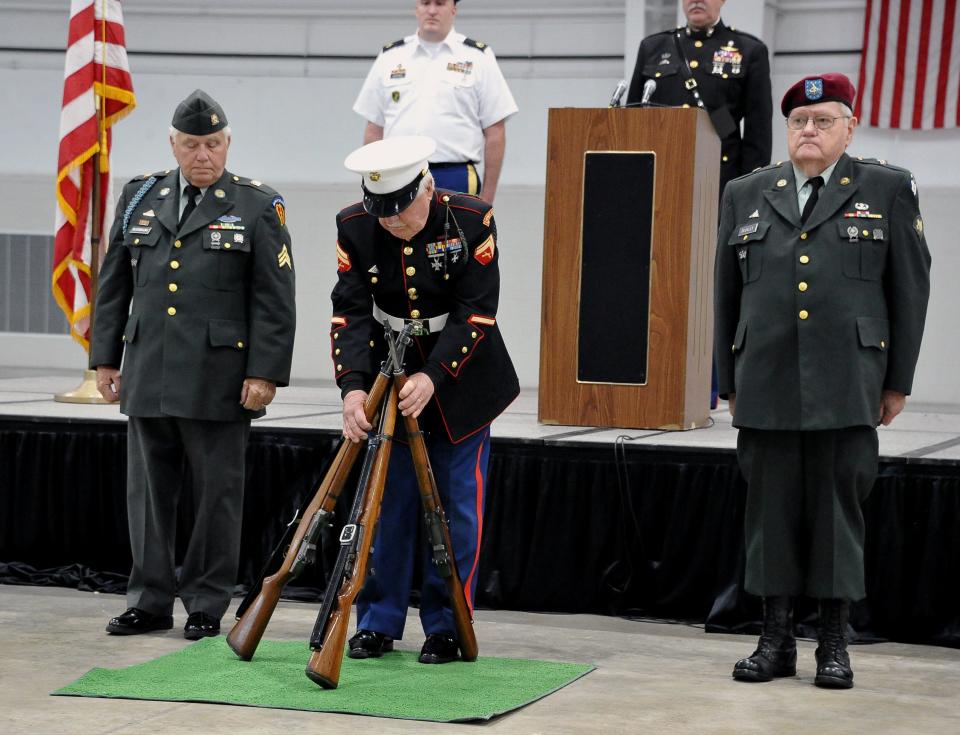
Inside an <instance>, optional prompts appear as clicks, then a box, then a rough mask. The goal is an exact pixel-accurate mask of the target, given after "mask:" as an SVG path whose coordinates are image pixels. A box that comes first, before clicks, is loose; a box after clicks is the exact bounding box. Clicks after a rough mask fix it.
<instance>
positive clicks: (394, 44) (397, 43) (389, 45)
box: [381, 38, 407, 51]
mask: <svg viewBox="0 0 960 735" xmlns="http://www.w3.org/2000/svg"><path fill="white" fill-rule="evenodd" d="M406 42H407V39H405V38H401V39H400V40H399V41H391V42H390V43H387V44H384V46H383V48H382V49H381V51H389V50H390V49H392V48H397V47H398V46H403V44H405V43H406Z"/></svg>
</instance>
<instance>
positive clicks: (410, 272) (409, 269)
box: [404, 265, 417, 276]
mask: <svg viewBox="0 0 960 735" xmlns="http://www.w3.org/2000/svg"><path fill="white" fill-rule="evenodd" d="M404 272H405V273H406V274H407V275H408V276H415V275H417V269H416V268H414V267H413V266H412V265H408V266H407V270H406V271H404Z"/></svg>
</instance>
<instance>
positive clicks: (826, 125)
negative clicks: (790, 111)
mask: <svg viewBox="0 0 960 735" xmlns="http://www.w3.org/2000/svg"><path fill="white" fill-rule="evenodd" d="M849 118H850V115H840V116H838V117H830V116H829V115H817V116H816V117H801V116H799V115H797V116H796V117H788V118H787V127H788V128H790V129H791V130H803V129H804V128H805V127H807V122H808V121H810V120H813V124H814V125H816V126H817V130H829V129H830V128H832V127H833V123H834V122H836V121H837V120H846V119H849Z"/></svg>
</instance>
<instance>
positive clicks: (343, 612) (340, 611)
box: [306, 388, 397, 689]
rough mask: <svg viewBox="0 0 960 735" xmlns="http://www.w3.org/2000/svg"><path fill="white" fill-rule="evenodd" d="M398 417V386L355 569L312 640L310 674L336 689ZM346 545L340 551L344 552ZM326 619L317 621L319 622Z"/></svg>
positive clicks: (389, 407) (369, 492)
mask: <svg viewBox="0 0 960 735" xmlns="http://www.w3.org/2000/svg"><path fill="white" fill-rule="evenodd" d="M396 418H397V395H396V388H394V389H393V390H392V391H391V395H390V397H389V398H388V399H387V406H386V410H385V413H384V416H383V422H382V425H381V433H382V436H383V443H382V444H381V445H380V447H379V449H378V450H377V458H376V460H375V463H374V466H373V471H372V472H371V474H370V480H369V482H368V483H367V486H366V487H365V488H359V489H358V492H361V491H362V492H363V493H364V495H365V497H364V501H363V510H362V512H361V514H360V520H359V522H358V523H357V526H358V527H359V532H360V538H359V540H358V542H357V546H356V550H355V554H356V555H355V558H354V561H353V569H352V570H351V571H350V574H349V575H347V576H344V578H343V581H342V584H341V585H340V588H339V590H338V591H337V597H336V604H335V605H334V606H333V609H332V610H331V613H330V617H329V618H328V619H327V621H326V626H325V628H324V629H323V630H324V632H323V640H322V642H321V643H320V645H319V647H317V646H316V645H314V643H315V642H314V641H311V646H312V647H313V649H314V651H313V654H312V655H311V656H310V661H309V662H308V663H307V668H306V674H307V677H308V678H309V679H310V680H311V681H312V682H314V683H315V684H319V685H320V686H322V687H323V688H324V689H336V688H337V685H338V684H339V683H340V667H341V665H342V664H343V648H344V645H345V644H346V640H347V628H348V627H349V625H350V607H351V606H352V605H353V601H354V599H356V597H357V595H358V594H359V593H360V590H361V589H362V588H363V582H364V580H365V579H366V576H367V563H368V562H369V559H370V549H371V547H372V546H373V539H374V536H375V535H376V530H377V520H378V519H379V517H380V502H381V500H382V499H383V489H384V487H385V486H386V483H387V470H388V468H389V465H390V449H391V447H392V445H393V430H394V427H395V425H396ZM343 551H344V550H343V549H342V550H341V553H343ZM322 622H323V621H317V623H318V625H320V624H321V623H322Z"/></svg>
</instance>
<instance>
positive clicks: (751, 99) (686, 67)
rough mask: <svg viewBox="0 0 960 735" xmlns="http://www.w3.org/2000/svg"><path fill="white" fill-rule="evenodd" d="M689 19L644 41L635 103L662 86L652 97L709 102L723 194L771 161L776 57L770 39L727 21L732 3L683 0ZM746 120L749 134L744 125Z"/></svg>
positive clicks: (630, 97) (631, 97) (665, 101)
mask: <svg viewBox="0 0 960 735" xmlns="http://www.w3.org/2000/svg"><path fill="white" fill-rule="evenodd" d="M682 2H683V12H684V15H686V17H687V24H686V25H685V26H680V27H679V28H675V29H673V30H669V31H662V32H660V33H654V34H653V35H651V36H647V37H646V38H645V39H643V42H642V43H641V44H640V51H639V52H638V53H637V63H636V66H635V67H634V70H633V78H632V80H631V82H630V91H629V92H628V94H627V104H628V105H629V104H637V103H639V102H640V101H641V99H642V97H643V88H644V84H645V83H646V82H647V81H648V80H653V81H654V82H655V83H656V89H655V91H654V92H653V96H652V97H651V98H650V101H651V102H655V103H659V104H661V105H671V106H674V105H680V106H683V107H698V106H701V103H702V106H704V107H705V108H706V110H707V111H708V112H709V113H710V119H711V120H712V121H713V126H714V128H715V129H716V131H717V135H718V136H719V137H720V161H721V163H720V193H721V194H722V193H723V188H724V187H725V186H726V184H727V182H728V181H730V179H733V178H736V177H737V176H741V175H742V174H745V173H749V172H750V171H753V170H754V169H755V168H758V167H760V166H766V165H767V164H768V163H770V149H771V146H772V142H771V135H772V131H771V118H772V115H773V101H772V97H771V92H770V61H769V58H768V56H767V47H766V46H765V45H764V43H763V42H762V41H761V40H760V39H758V38H756V37H755V36H751V35H750V34H749V33H744V32H743V31H738V30H735V29H733V28H728V27H727V26H726V25H724V23H723V21H722V20H720V8H721V7H722V6H723V3H724V0H682ZM741 122H743V134H742V135H741V132H740V123H741Z"/></svg>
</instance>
